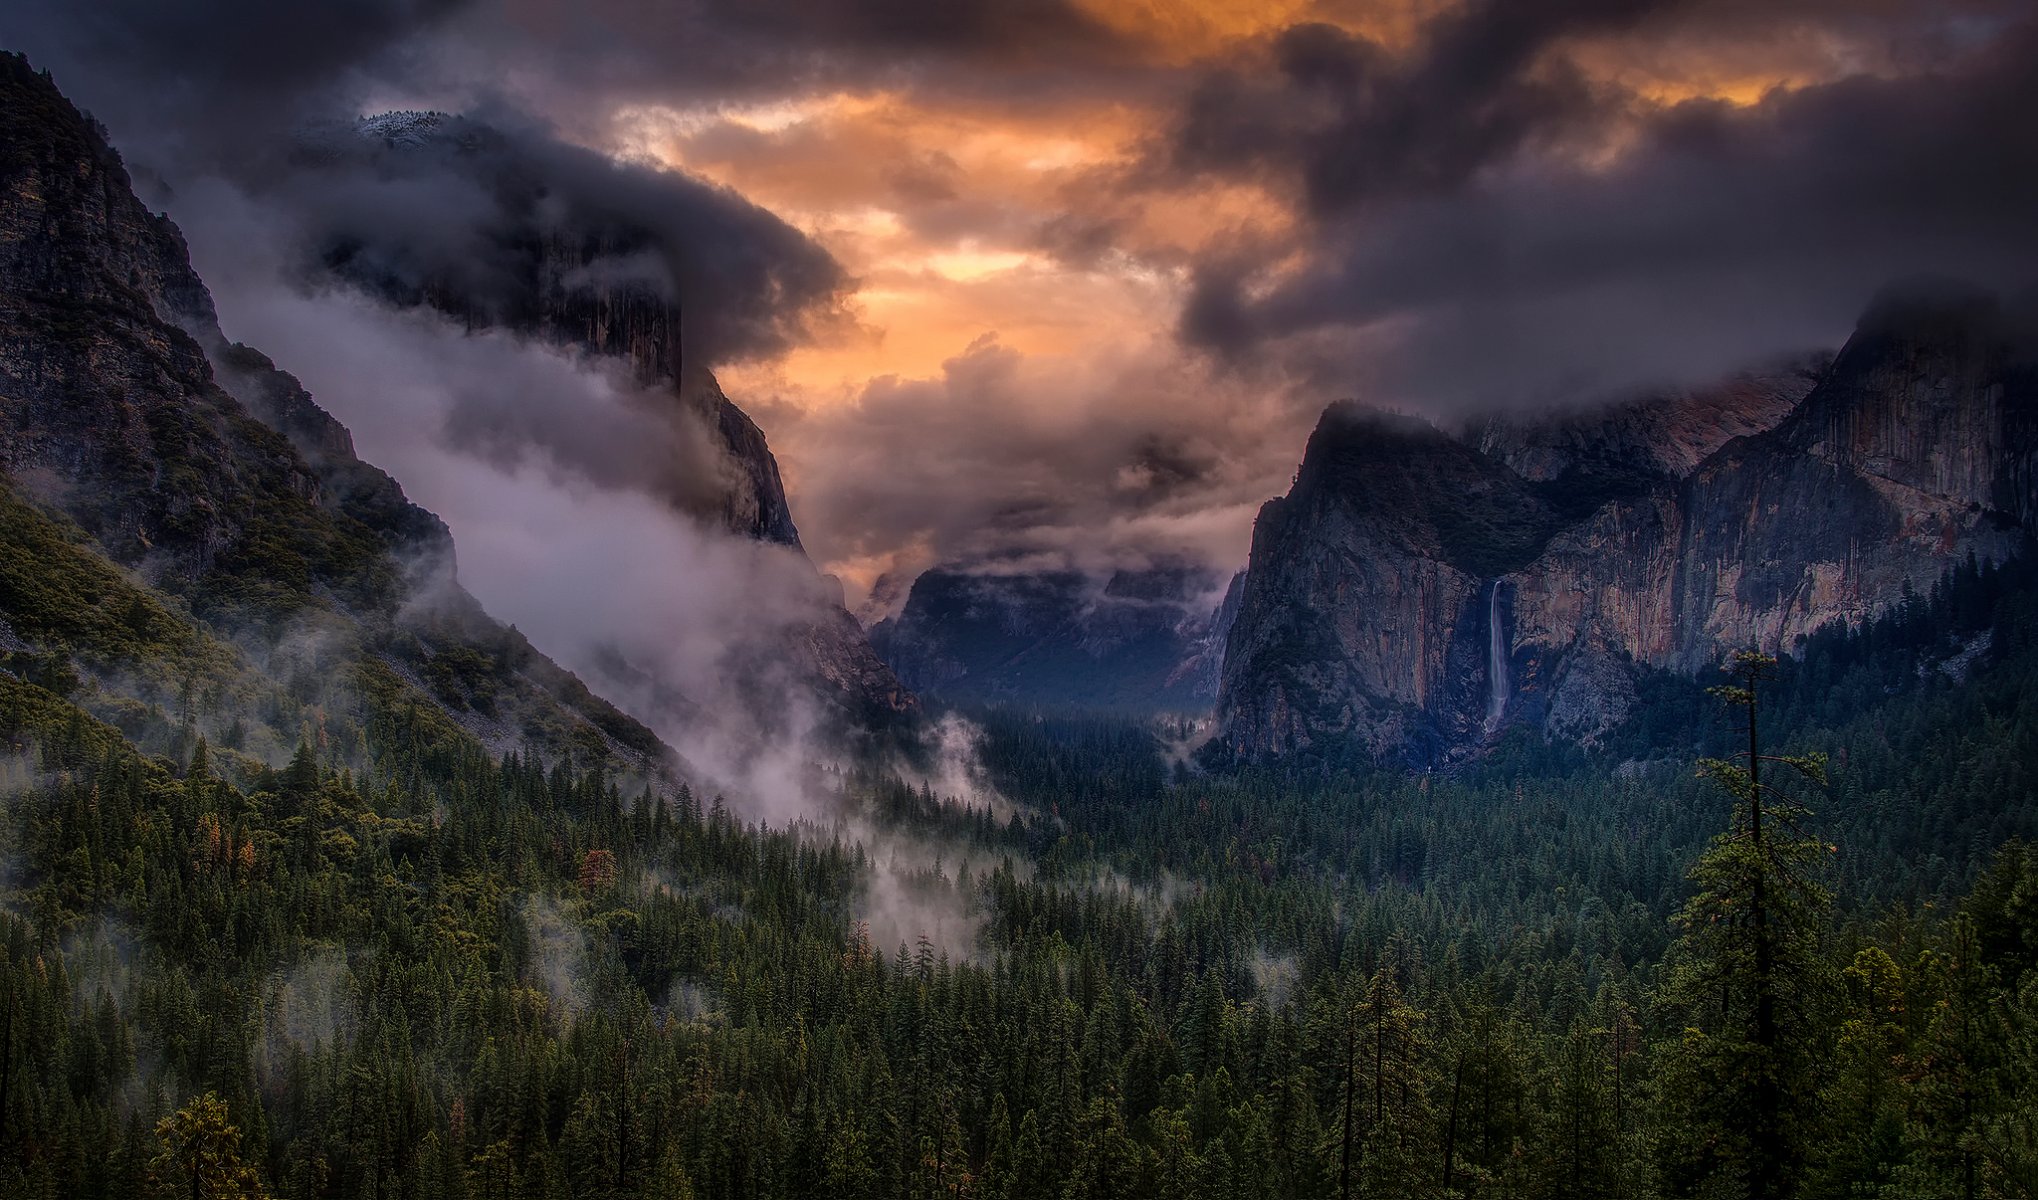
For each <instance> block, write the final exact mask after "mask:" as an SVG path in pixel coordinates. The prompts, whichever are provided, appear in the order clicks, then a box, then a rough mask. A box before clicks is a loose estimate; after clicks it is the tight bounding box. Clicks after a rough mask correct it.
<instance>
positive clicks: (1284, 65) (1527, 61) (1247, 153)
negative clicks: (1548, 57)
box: [1174, 0, 1675, 213]
mask: <svg viewBox="0 0 2038 1200" xmlns="http://www.w3.org/2000/svg"><path fill="white" fill-rule="evenodd" d="M1674 3H1675V0H1564V2H1562V3H1549V4H1540V3H1539V4H1521V3H1517V2H1514V0H1475V2H1474V3H1470V4H1467V5H1465V6H1463V7H1462V8H1459V9H1457V10H1455V11H1452V12H1449V13H1447V14H1446V15H1444V16H1442V17H1439V18H1437V19H1435V20H1434V21H1433V22H1432V23H1431V24H1430V25H1429V26H1428V27H1427V28H1426V29H1425V31H1424V34H1423V37H1422V41H1421V44H1420V45H1419V47H1418V48H1417V49H1415V50H1414V51H1412V52H1409V53H1405V54H1398V55H1397V54H1394V53H1391V52H1389V51H1388V50H1387V49H1385V48H1384V47H1382V46H1380V45H1378V44H1377V43H1375V42H1372V41H1370V40H1368V39H1366V38H1364V37H1361V36H1359V35H1357V34H1353V33H1350V32H1347V31H1345V30H1343V29H1340V28H1338V27H1336V26H1332V25H1323V24H1307V25H1297V26H1293V27H1290V28H1289V29H1287V30H1285V31H1283V32H1282V33H1280V34H1279V35H1278V36H1276V37H1275V38H1273V39H1272V40H1271V42H1270V44H1269V45H1268V46H1267V47H1265V49H1264V51H1263V52H1262V53H1260V54H1255V55H1254V56H1253V58H1252V61H1250V62H1248V63H1246V64H1242V65H1241V66H1239V67H1237V68H1234V69H1232V70H1228V71H1222V72H1218V73H1216V74H1213V75H1211V76H1210V77H1209V78H1207V79H1206V80H1205V81H1204V82H1203V83H1202V84H1201V85H1200V86H1199V87H1197V89H1196V90H1195V91H1194V92H1193V93H1192V94H1191V95H1190V98H1189V100H1188V103H1187V105H1186V108H1185V112H1184V114H1183V117H1182V120H1181V123H1180V127H1179V128H1178V129H1177V131H1176V133H1175V136H1174V152H1175V156H1176V160H1177V163H1178V165H1179V166H1181V167H1183V168H1186V169H1189V170H1218V171H1235V170H1241V169H1248V170H1251V169H1258V170H1265V171H1269V172H1272V173H1274V174H1276V175H1294V176H1297V177H1299V179H1300V181H1301V184H1302V188H1303V191H1304V194H1305V196H1306V199H1307V202H1308V205H1309V207H1310V209H1311V210H1313V211H1315V212H1317V213H1332V212H1337V211H1339V210H1343V209H1347V208H1352V207H1356V206H1359V205H1362V204H1364V203H1366V202H1367V201H1369V200H1372V199H1375V198H1379V197H1383V196H1393V195H1396V194H1399V193H1405V192H1410V191H1427V190H1435V189H1440V188H1449V187H1454V186H1456V185H1458V184H1460V183H1463V182H1464V181H1465V180H1466V179H1467V178H1469V177H1470V176H1471V175H1472V174H1473V173H1474V172H1475V171H1477V170H1478V169H1479V168H1480V167H1482V166H1485V165H1486V164H1488V163H1490V162H1493V161H1496V160H1499V159H1502V158H1505V157H1506V156H1508V155H1510V154H1513V153H1515V152H1516V151H1518V150H1520V149H1521V148H1523V146H1524V145H1525V144H1526V143H1529V142H1531V141H1533V140H1535V139H1538V138H1547V137H1552V136H1557V135H1560V134H1561V133H1563V132H1564V130H1565V128H1566V126H1567V125H1568V124H1569V123H1570V122H1572V121H1573V120H1576V119H1579V118H1582V117H1584V116H1585V115H1587V114H1589V113H1590V112H1591V111H1592V108H1593V89H1592V87H1591V86H1590V85H1588V84H1587V83H1586V81H1585V80H1584V79H1583V77H1582V76H1580V75H1579V74H1578V72H1577V71H1576V70H1575V69H1573V68H1571V67H1569V66H1568V65H1567V64H1564V63H1561V62H1549V61H1545V59H1544V57H1543V52H1544V50H1546V49H1547V48H1548V47H1549V46H1550V45H1551V44H1553V43H1555V42H1557V41H1559V40H1561V39H1563V38H1567V37H1573V36H1577V35H1579V34H1584V33H1597V32H1606V31H1610V30H1617V29H1620V28H1623V27H1625V26H1627V25H1629V24H1631V23H1633V22H1635V21H1637V20H1640V19H1642V18H1643V17H1645V16H1647V15H1649V14H1650V13H1652V12H1654V11H1657V10H1661V9H1664V8H1668V7H1671V6H1673V5H1674Z"/></svg>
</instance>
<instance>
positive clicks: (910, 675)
mask: <svg viewBox="0 0 2038 1200" xmlns="http://www.w3.org/2000/svg"><path fill="white" fill-rule="evenodd" d="M1220 580H1221V576H1218V575H1216V574H1214V573H1212V572H1211V571H1209V570H1207V569H1206V568H1202V567H1198V566H1192V565H1189V564H1186V563H1164V564H1158V565H1154V566H1149V567H1145V568H1141V569H1132V570H1118V571H1115V572H1112V573H1111V574H1109V575H1106V576H1104V577H1102V578H1101V579H1100V578H1097V577H1094V576H1092V575H1090V574H1087V573H1085V572H1082V571H1076V570H1059V571H1027V572H1006V571H998V570H994V569H979V570H965V569H961V568H957V567H937V568H934V569H932V570H929V571H926V572H923V573H922V574H921V575H920V577H919V578H917V579H915V580H914V581H913V586H912V589H911V590H910V591H909V592H908V593H907V595H906V598H905V601H904V604H903V606H902V607H901V608H900V610H899V612H898V615H897V616H894V617H888V618H886V619H884V620H882V621H880V622H879V623H878V624H877V625H875V626H873V627H872V629H871V641H872V644H873V645H875V646H876V647H877V650H878V653H879V654H881V655H883V656H884V658H885V660H886V661H887V662H889V663H890V664H891V665H892V668H893V670H895V671H897V672H898V675H899V678H900V679H901V680H903V681H904V682H905V683H906V684H907V686H909V687H912V688H913V689H914V690H916V691H919V692H923V693H926V694H928V695H932V696H939V697H941V698H943V699H947V700H952V701H962V702H967V703H977V704H988V703H1009V704H1023V705H1039V706H1047V707H1075V708H1091V709H1109V710H1116V711H1121V712H1137V713H1148V712H1201V711H1206V710H1207V709H1208V708H1209V706H1210V703H1211V701H1212V700H1213V699H1215V697H1216V683H1217V670H1216V664H1217V661H1218V660H1219V659H1220V658H1221V657H1222V646H1223V642H1224V632H1223V622H1224V620H1225V619H1226V616H1227V614H1228V613H1229V611H1230V606H1229V605H1218V606H1216V607H1214V608H1213V607H1212V605H1211V603H1210V597H1211V596H1212V595H1213V594H1214V593H1215V590H1216V588H1217V585H1218V583H1219V581H1220ZM1236 584H1237V581H1236V580H1234V581H1233V587H1232V592H1233V593H1234V594H1235V593H1236V590H1237V587H1236Z"/></svg>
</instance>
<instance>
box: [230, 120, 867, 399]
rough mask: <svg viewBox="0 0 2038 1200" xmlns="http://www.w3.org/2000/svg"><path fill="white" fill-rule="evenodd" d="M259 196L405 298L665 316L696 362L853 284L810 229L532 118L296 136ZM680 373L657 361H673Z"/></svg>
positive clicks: (724, 354) (772, 337)
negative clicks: (563, 138) (552, 132)
mask: <svg viewBox="0 0 2038 1200" xmlns="http://www.w3.org/2000/svg"><path fill="white" fill-rule="evenodd" d="M251 186H253V187H254V188H255V189H256V190H257V192H258V194H260V195H262V196H263V197H264V198H266V199H270V200H272V201H273V202H275V203H276V204H278V205H279V206H280V207H281V208H282V209H283V210H285V211H288V212H292V213H295V214H297V215H298V217H299V219H300V221H301V223H302V226H303V229H302V234H301V237H302V245H301V247H300V250H301V252H302V253H303V254H304V255H305V257H306V259H307V261H311V260H314V259H315V260H318V261H321V262H323V263H324V264H325V265H326V266H328V267H330V268H332V269H333V270H334V271H335V272H336V273H338V274H339V275H341V276H342V277H345V278H348V279H351V280H353V281H355V282H357V283H360V284H362V285H364V286H366V287H368V288H369V289H370V290H371V291H373V292H375V293H376V294H378V295H381V296H383V297H385V298H388V299H392V300H396V301H398V302H403V303H414V302H419V301H428V302H430V303H431V304H432V305H433V306H434V307H438V308H441V309H444V310H447V311H450V312H453V313H455V314H456V315H459V316H462V317H463V318H466V319H468V320H470V321H471V322H474V323H477V324H482V325H491V326H502V327H506V328H510V329H517V330H522V331H525V332H541V333H542V332H551V333H558V332H560V331H558V330H548V329H546V328H544V327H545V326H546V325H547V324H548V323H549V324H553V325H556V324H558V323H560V322H562V321H575V320H578V319H580V318H581V316H582V313H581V310H582V309H585V310H586V312H585V317H586V319H589V320H593V319H597V318H598V317H600V315H601V313H602V312H603V311H604V308H603V306H604V305H606V306H607V307H608V308H609V309H613V310H614V319H616V320H623V319H627V317H626V316H625V312H624V308H623V306H625V305H630V306H635V307H636V308H637V309H638V310H639V311H638V319H639V320H640V321H645V320H650V319H652V318H653V317H655V316H656V315H657V314H660V313H664V312H676V313H677V316H678V320H679V324H680V330H681V349H682V351H683V354H684V356H685V360H686V362H687V363H688V364H691V365H702V366H712V365H715V364H719V363H725V362H728V361H730V360H732V359H738V358H746V357H756V356H759V355H771V354H775V353H777V352H779V351H782V350H783V349H785V348H786V347H787V346H788V345H790V344H792V343H793V342H795V341H797V340H799V339H800V338H801V337H802V336H804V334H805V332H806V330H807V325H808V323H809V322H810V321H812V320H819V319H826V318H827V317H828V315H829V314H830V313H831V311H832V309H833V307H834V305H835V304H836V302H837V300H838V299H839V297H840V294H841V292H842V291H843V289H844V288H845V287H846V286H847V282H848V281H847V279H846V277H845V276H844V273H843V271H842V269H841V268H840V266H838V265H837V264H836V262H835V260H834V259H833V258H831V257H830V256H829V255H828V253H827V252H826V251H824V250H822V249H821V248H820V247H819V246H817V245H815V244H814V243H813V242H812V241H811V240H809V239H808V238H807V237H806V235H804V234H802V233H800V232H799V231H798V230H796V229H794V228H792V227H791V226H790V225H787V224H786V223H785V222H784V221H782V220H780V219H779V218H777V217H776V216H773V215H772V214H771V213H769V212H766V211H765V210H764V209H762V208H759V207H758V206H756V205H754V204H752V203H750V202H749V201H747V200H745V199H743V198H742V197H741V196H738V195H736V194H735V193H734V192H731V191H729V190H728V189H726V188H720V187H716V186H714V185H712V184H709V183H706V182H703V181H701V180H698V179H694V178H692V177H690V176H687V175H684V174H680V173H678V172H673V171H659V170H651V169H648V168H643V167H636V166H630V165H626V164H621V163H618V162H616V161H615V160H613V159H611V158H608V157H607V156H605V155H600V154H596V153H594V152H592V151H588V150H584V149H581V148H579V147H576V146H569V145H566V144H564V143H562V142H560V141H558V140H557V139H555V138H553V137H551V136H549V135H548V134H546V133H545V132H544V131H542V130H540V129H537V128H534V127H531V126H529V125H526V124H520V123H515V122H513V121H511V122H506V123H504V124H502V125H497V124H491V123H485V122H482V121H477V120H472V119H468V118H458V117H443V116H439V115H436V114H393V115H389V116H385V117H381V118H377V119H375V120H373V121H370V122H367V123H366V124H365V125H361V126H356V125H354V124H351V123H349V124H346V125H341V126H336V127H331V128H327V129H325V130H321V131H319V132H318V133H317V134H316V135H313V136H307V137H305V138H301V139H300V140H299V147H298V149H297V151H296V153H295V154H294V155H293V156H292V158H291V161H290V165H289V168H288V169H287V170H285V171H283V172H281V173H269V174H267V175H264V176H262V177H259V178H258V179H257V180H256V181H255V182H254V183H253V184H252V185H251ZM678 365H679V364H668V366H670V367H672V368H675V369H676V367H677V366H678Z"/></svg>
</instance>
